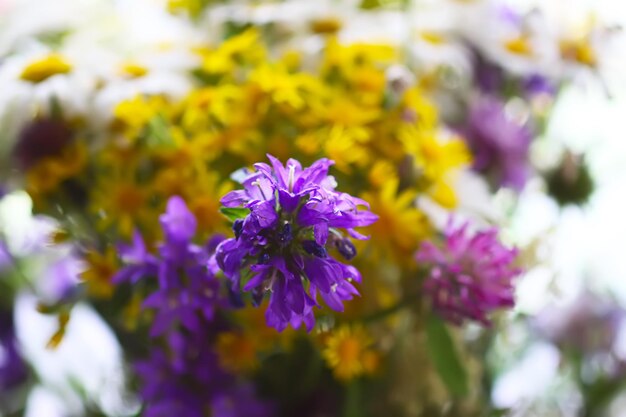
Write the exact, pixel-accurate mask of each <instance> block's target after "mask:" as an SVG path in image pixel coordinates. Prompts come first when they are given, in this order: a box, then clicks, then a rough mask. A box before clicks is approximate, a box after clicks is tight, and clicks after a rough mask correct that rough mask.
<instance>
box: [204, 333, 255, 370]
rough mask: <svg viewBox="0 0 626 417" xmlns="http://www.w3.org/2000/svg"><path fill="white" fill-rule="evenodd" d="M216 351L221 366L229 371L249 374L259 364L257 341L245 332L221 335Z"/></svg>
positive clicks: (218, 338)
mask: <svg viewBox="0 0 626 417" xmlns="http://www.w3.org/2000/svg"><path fill="white" fill-rule="evenodd" d="M215 350H216V352H217V355H218V357H219V361H220V364H221V365H222V366H223V367H224V368H226V369H228V370H229V371H233V372H236V373H238V372H248V371H252V370H254V369H256V368H257V366H258V364H259V363H258V359H257V348H256V344H255V341H254V339H253V338H252V337H250V336H248V335H246V334H245V333H243V332H224V333H220V334H219V336H218V337H217V342H216V345H215Z"/></svg>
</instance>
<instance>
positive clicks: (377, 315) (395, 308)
mask: <svg viewBox="0 0 626 417" xmlns="http://www.w3.org/2000/svg"><path fill="white" fill-rule="evenodd" d="M416 300H417V296H415V295H412V296H409V297H404V298H403V299H401V300H400V301H398V302H397V303H396V304H394V305H392V306H389V307H387V308H383V309H382V310H378V311H375V312H373V313H372V314H369V315H367V316H364V317H359V318H356V319H354V321H357V322H362V323H371V322H374V321H378V320H381V319H384V318H387V317H389V316H392V315H393V314H395V313H397V312H399V311H401V310H403V309H405V308H407V307H410V306H411V305H413V304H415V302H416Z"/></svg>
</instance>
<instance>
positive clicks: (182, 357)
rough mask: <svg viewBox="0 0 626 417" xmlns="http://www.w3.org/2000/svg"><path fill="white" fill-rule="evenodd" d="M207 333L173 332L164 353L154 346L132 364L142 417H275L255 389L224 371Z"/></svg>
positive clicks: (203, 331) (205, 329)
mask: <svg viewBox="0 0 626 417" xmlns="http://www.w3.org/2000/svg"><path fill="white" fill-rule="evenodd" d="M211 336H212V335H211V329H209V328H208V327H207V326H205V327H203V328H202V329H200V330H198V331H196V332H191V333H190V332H172V333H170V334H169V336H168V338H167V343H166V345H167V349H163V348H160V347H153V348H152V349H151V350H150V356H149V357H148V358H147V359H145V360H141V361H138V362H136V363H135V367H134V368H135V371H136V372H137V374H138V376H139V379H140V380H141V383H142V384H141V389H140V396H141V398H142V400H143V402H144V413H143V415H144V416H145V417H170V416H172V415H180V416H190V417H206V416H213V417H264V416H271V415H273V413H272V412H271V411H272V408H271V407H270V406H269V404H268V403H266V402H263V401H261V400H259V399H258V398H257V397H256V393H255V391H254V389H253V387H251V386H249V385H248V384H247V383H245V382H243V381H240V380H239V379H238V378H236V377H235V376H234V375H232V374H229V373H228V372H226V371H224V370H223V369H222V368H221V367H220V365H219V362H218V358H217V356H216V354H215V352H214V350H213V347H212V345H211V340H212V337H211Z"/></svg>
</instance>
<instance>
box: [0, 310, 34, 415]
mask: <svg viewBox="0 0 626 417" xmlns="http://www.w3.org/2000/svg"><path fill="white" fill-rule="evenodd" d="M27 378H28V368H27V366H26V364H25V363H24V360H23V359H22V356H21V355H20V352H19V350H18V346H17V340H16V339H15V328H14V323H13V312H12V311H10V310H4V309H0V399H2V394H3V393H8V392H9V391H10V390H11V389H13V388H16V387H17V386H19V385H21V384H22V383H23V382H24V381H26V379H27ZM0 408H1V407H0Z"/></svg>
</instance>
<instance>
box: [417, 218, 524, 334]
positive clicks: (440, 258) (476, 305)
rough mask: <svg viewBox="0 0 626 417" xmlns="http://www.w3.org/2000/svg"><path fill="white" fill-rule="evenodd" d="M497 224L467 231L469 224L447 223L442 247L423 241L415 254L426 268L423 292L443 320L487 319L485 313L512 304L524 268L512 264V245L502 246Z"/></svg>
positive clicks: (514, 250) (453, 321)
mask: <svg viewBox="0 0 626 417" xmlns="http://www.w3.org/2000/svg"><path fill="white" fill-rule="evenodd" d="M497 235H498V231H497V229H495V228H493V229H489V230H484V231H479V232H476V233H474V234H471V233H470V232H469V231H468V224H467V223H465V224H463V225H462V226H460V227H455V226H453V225H452V222H450V223H448V226H447V228H446V230H445V242H444V244H443V247H438V246H436V245H434V244H433V243H432V242H424V243H423V244H422V246H421V248H420V249H419V250H418V252H417V254H416V259H417V261H418V262H420V263H421V264H422V265H423V266H424V267H427V268H428V269H429V273H428V276H427V278H426V281H425V282H424V292H425V293H426V294H427V295H428V296H430V298H431V301H432V305H433V309H434V310H435V311H436V312H437V313H439V314H440V315H441V316H443V317H444V318H445V319H446V320H449V321H450V322H452V323H454V324H458V325H460V324H462V323H463V322H464V321H465V320H475V321H478V322H480V323H482V324H484V325H489V324H490V321H489V318H488V315H489V313H491V312H493V311H494V310H497V309H501V308H510V307H513V305H514V304H515V301H514V280H515V278H516V277H517V276H519V275H520V274H521V272H522V270H521V269H520V268H517V267H516V266H515V265H514V261H515V258H516V256H517V250H516V249H509V248H507V247H505V246H503V245H502V244H501V243H500V242H499V241H498V238H497Z"/></svg>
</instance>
